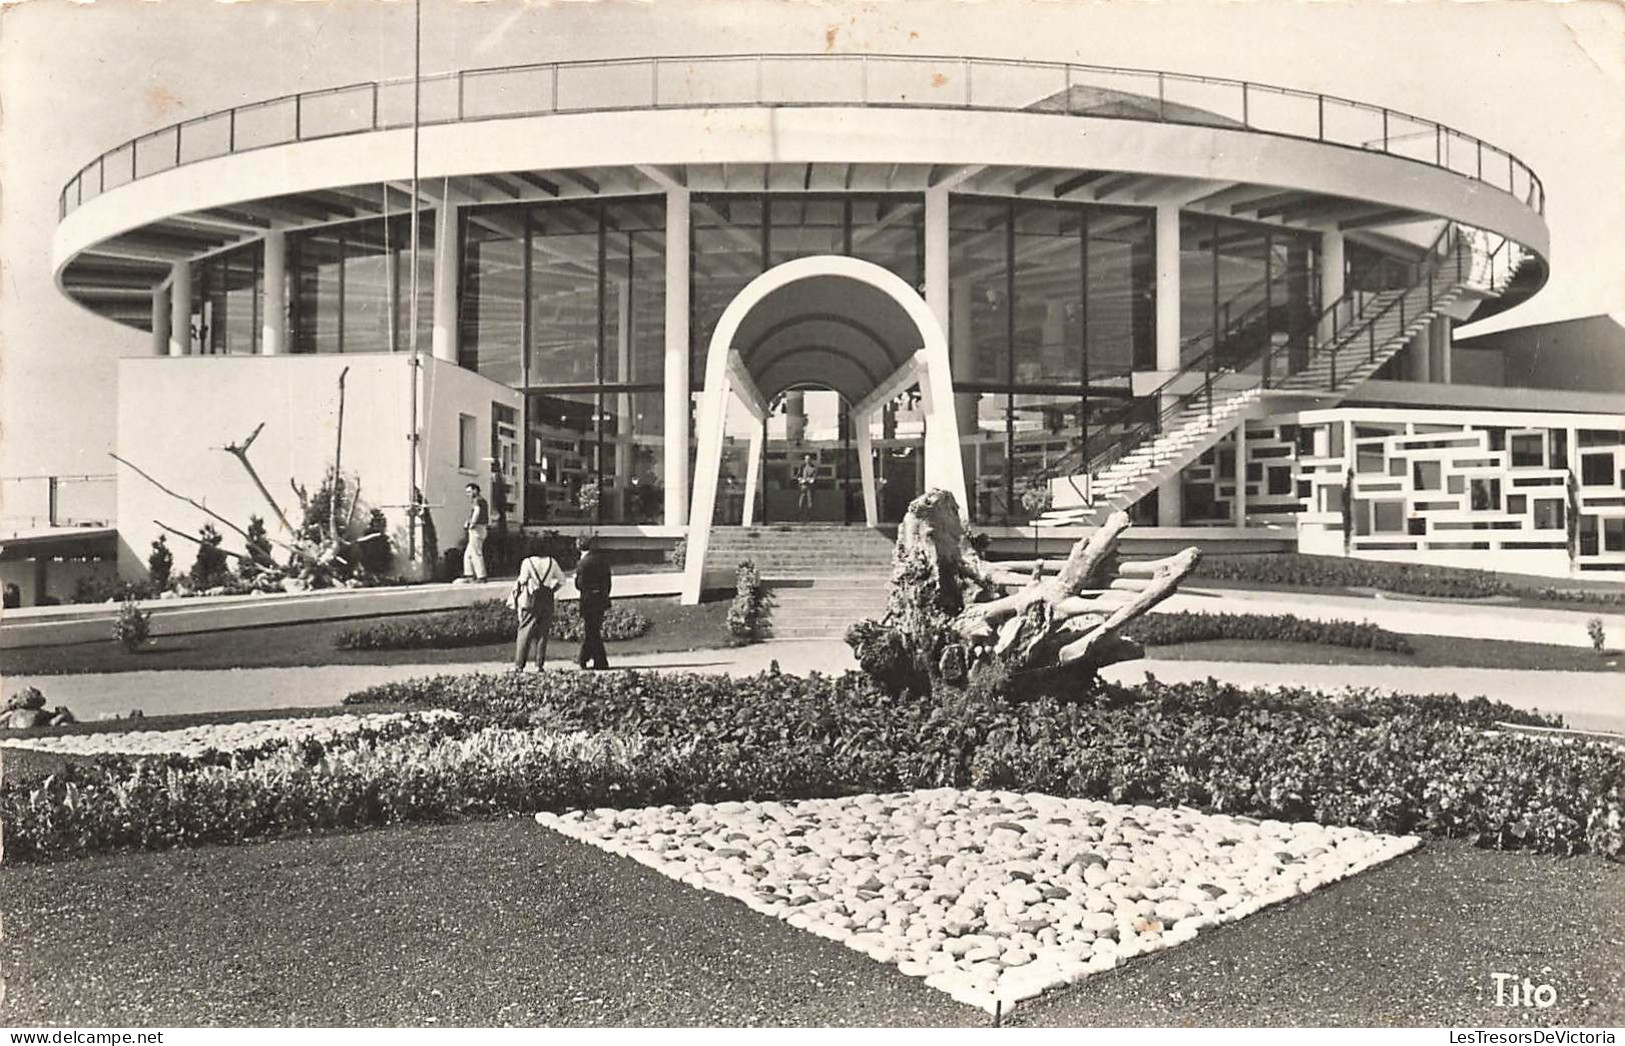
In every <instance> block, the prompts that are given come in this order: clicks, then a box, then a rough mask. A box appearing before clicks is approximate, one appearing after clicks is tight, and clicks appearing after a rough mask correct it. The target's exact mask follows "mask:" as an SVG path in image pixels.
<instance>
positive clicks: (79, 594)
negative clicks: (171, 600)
mask: <svg viewBox="0 0 1625 1046" xmlns="http://www.w3.org/2000/svg"><path fill="white" fill-rule="evenodd" d="M161 591H163V590H162V589H160V588H158V587H156V586H155V585H153V584H152V582H150V581H123V580H121V579H119V578H117V577H105V576H88V577H79V578H77V579H75V580H74V583H73V602H75V603H122V602H124V601H126V600H130V599H155V598H157V596H158V594H159V593H160V592H161Z"/></svg>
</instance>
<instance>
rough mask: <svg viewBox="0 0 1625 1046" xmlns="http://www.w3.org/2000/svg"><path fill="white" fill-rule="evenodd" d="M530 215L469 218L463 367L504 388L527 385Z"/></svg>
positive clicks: (503, 211)
mask: <svg viewBox="0 0 1625 1046" xmlns="http://www.w3.org/2000/svg"><path fill="white" fill-rule="evenodd" d="M524 313H525V226H524V215H523V213H522V212H520V211H518V210H517V209H514V208H491V209H483V208H482V209H481V210H479V211H474V212H469V213H466V214H465V216H464V222H463V286H462V297H461V309H460V315H459V317H458V319H459V326H460V333H459V339H458V354H459V362H460V363H461V364H462V365H463V366H464V367H466V368H468V369H469V370H476V371H478V372H479V373H481V374H483V375H485V376H486V377H487V378H490V379H491V380H492V381H499V382H501V383H503V384H504V385H518V384H519V383H520V381H521V380H522V371H521V367H520V357H521V354H522V350H523V345H522V342H523V337H524Z"/></svg>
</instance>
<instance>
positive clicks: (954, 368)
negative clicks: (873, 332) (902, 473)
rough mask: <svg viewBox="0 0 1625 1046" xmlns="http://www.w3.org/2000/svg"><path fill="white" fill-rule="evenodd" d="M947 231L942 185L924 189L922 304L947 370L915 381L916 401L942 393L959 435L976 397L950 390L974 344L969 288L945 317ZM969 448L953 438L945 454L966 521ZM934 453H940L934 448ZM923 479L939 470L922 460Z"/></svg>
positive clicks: (968, 427)
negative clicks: (954, 468)
mask: <svg viewBox="0 0 1625 1046" xmlns="http://www.w3.org/2000/svg"><path fill="white" fill-rule="evenodd" d="M948 257H949V232H948V189H947V188H946V187H945V186H939V187H936V188H931V189H927V190H926V191H925V304H926V307H927V308H928V309H930V310H931V315H932V316H933V317H935V318H936V321H937V327H938V328H939V329H940V330H941V331H942V334H943V337H944V338H945V339H946V340H947V342H948V352H947V353H946V355H947V357H948V358H947V360H946V362H947V364H948V366H947V368H946V369H947V371H948V373H946V374H941V375H935V374H931V375H928V376H927V380H925V381H922V382H920V395H921V402H922V403H927V402H931V401H932V397H933V391H932V390H931V389H929V388H928V387H927V386H928V385H933V384H934V385H935V386H936V390H935V395H936V396H942V395H943V394H944V393H946V394H947V396H948V397H949V398H950V399H951V400H952V401H953V404H954V428H955V431H956V433H957V435H959V436H966V435H969V434H971V433H974V432H975V431H976V397H975V396H974V395H956V394H954V392H953V382H954V378H955V377H956V376H959V375H965V376H969V375H970V374H971V373H972V365H971V352H972V351H973V346H974V344H975V343H974V342H973V341H972V340H971V326H970V292H969V288H968V287H965V286H963V285H962V286H961V287H960V288H959V289H958V290H957V291H955V292H954V293H953V294H952V298H951V300H952V302H953V305H952V308H953V310H954V311H953V315H950V314H949V308H950V305H949V303H950V293H949V292H950V284H949V266H948ZM925 442H926V449H925V453H926V454H931V453H932V451H931V444H932V443H933V440H931V439H929V438H928V439H927V440H926V441H925ZM935 442H937V444H938V446H939V447H945V446H946V440H945V439H942V438H941V436H940V434H939V437H938V440H937V441H935ZM974 452H975V445H974V444H967V443H966V441H965V440H963V439H960V440H956V442H955V447H954V449H953V451H952V452H951V453H952V454H953V455H954V457H955V459H956V463H957V465H958V470H959V476H958V482H956V483H954V484H953V486H952V487H951V488H950V489H953V490H954V491H955V496H957V497H959V498H960V505H959V511H960V513H961V514H962V515H963V516H964V517H965V518H966V519H970V518H971V515H972V506H971V504H970V503H969V501H967V500H965V499H966V494H967V491H966V488H967V487H969V488H970V489H972V490H974V489H975V479H974V478H971V479H970V480H969V481H968V482H967V477H974V476H975V474H976V470H975V468H974V460H975V459H974V458H973V457H971V456H970V455H972V454H974ZM937 453H942V451H941V450H938V451H937ZM925 468H926V475H927V476H928V477H931V476H940V475H941V474H942V471H941V470H939V469H938V467H937V465H936V463H935V462H932V461H929V460H928V461H926V463H925Z"/></svg>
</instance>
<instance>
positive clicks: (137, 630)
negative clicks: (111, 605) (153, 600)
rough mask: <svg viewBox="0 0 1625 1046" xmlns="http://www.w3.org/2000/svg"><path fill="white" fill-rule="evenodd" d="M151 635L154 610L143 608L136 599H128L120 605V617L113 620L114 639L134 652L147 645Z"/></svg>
mask: <svg viewBox="0 0 1625 1046" xmlns="http://www.w3.org/2000/svg"><path fill="white" fill-rule="evenodd" d="M151 635H152V612H151V611H150V610H142V609H141V604H140V603H137V602H136V601H135V600H134V599H126V600H125V601H124V605H123V606H121V607H119V612H118V617H117V618H115V619H114V620H113V639H114V640H115V641H116V642H118V643H122V644H123V645H124V649H126V650H128V651H129V652H130V653H132V654H133V653H135V652H136V651H137V650H140V649H141V648H142V647H143V646H146V644H147V639H148V637H149V636H151Z"/></svg>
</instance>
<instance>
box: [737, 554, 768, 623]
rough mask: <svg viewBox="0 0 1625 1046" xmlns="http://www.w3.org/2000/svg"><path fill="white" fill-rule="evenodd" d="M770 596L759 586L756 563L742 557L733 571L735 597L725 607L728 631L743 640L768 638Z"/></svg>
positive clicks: (759, 580) (759, 578) (759, 576)
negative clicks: (741, 560)
mask: <svg viewBox="0 0 1625 1046" xmlns="http://www.w3.org/2000/svg"><path fill="white" fill-rule="evenodd" d="M771 613H772V603H771V597H770V596H769V595H768V594H767V591H766V589H765V588H763V586H762V575H761V574H759V573H757V570H756V564H755V563H753V562H751V561H750V560H748V559H747V560H744V561H743V562H741V563H740V564H739V567H738V569H737V570H735V571H734V601H733V605H732V606H730V607H729V608H728V634H729V635H731V636H733V637H734V638H735V639H737V640H739V641H741V642H744V643H756V642H759V641H761V640H762V639H765V638H767V634H768V628H769V624H768V618H769V615H770V614H771Z"/></svg>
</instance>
